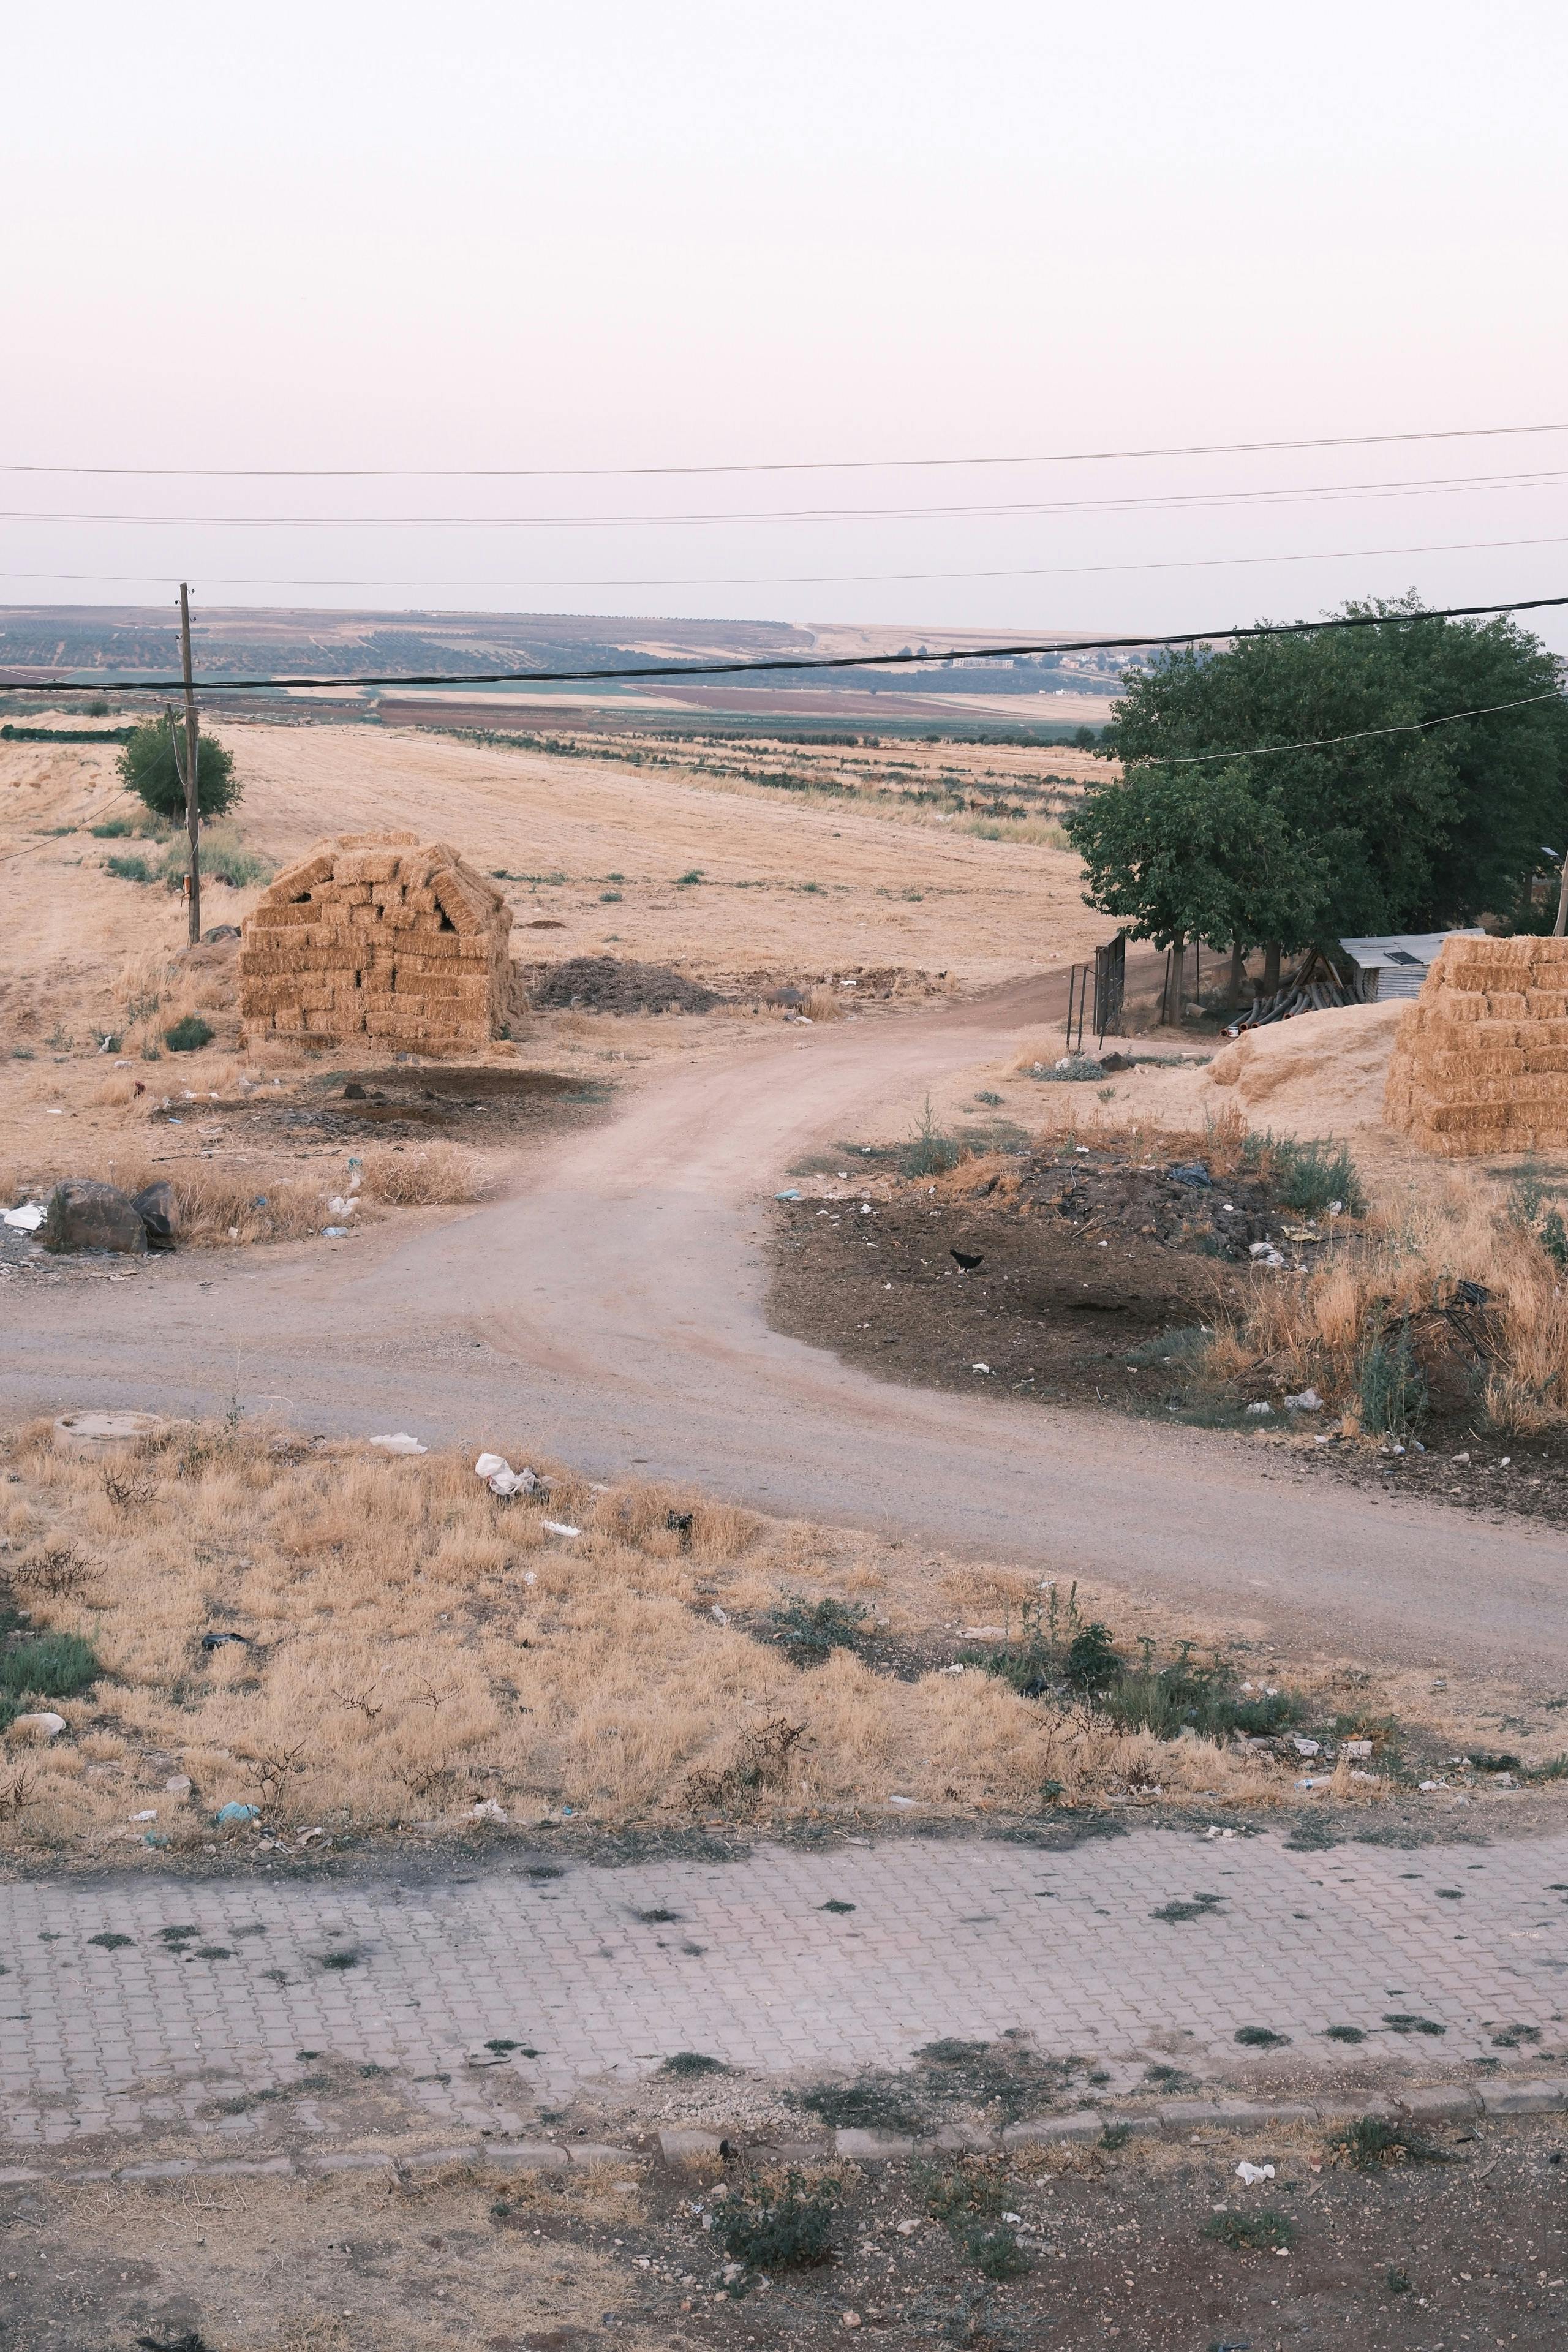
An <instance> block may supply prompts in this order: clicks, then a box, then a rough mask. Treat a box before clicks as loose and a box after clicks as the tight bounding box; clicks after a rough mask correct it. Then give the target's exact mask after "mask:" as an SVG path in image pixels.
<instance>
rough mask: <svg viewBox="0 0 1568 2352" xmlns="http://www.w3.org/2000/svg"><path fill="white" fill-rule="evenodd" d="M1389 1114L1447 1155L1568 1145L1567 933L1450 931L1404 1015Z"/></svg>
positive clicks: (1391, 1073)
mask: <svg viewBox="0 0 1568 2352" xmlns="http://www.w3.org/2000/svg"><path fill="white" fill-rule="evenodd" d="M1384 1118H1385V1119H1386V1120H1387V1122H1388V1124H1389V1126H1390V1127H1396V1128H1402V1129H1404V1130H1405V1133H1406V1134H1408V1135H1411V1136H1413V1137H1414V1138H1415V1141H1416V1142H1417V1143H1419V1144H1421V1145H1422V1146H1423V1148H1424V1149H1425V1150H1427V1151H1436V1152H1439V1153H1441V1154H1442V1155H1443V1157H1444V1158H1446V1159H1449V1160H1465V1159H1469V1158H1471V1157H1473V1156H1475V1155H1476V1154H1479V1153H1481V1152H1492V1151H1542V1150H1548V1151H1561V1150H1563V1149H1564V1148H1565V1147H1568V940H1545V939H1511V940H1491V939H1451V940H1448V941H1447V945H1446V946H1445V947H1444V949H1443V951H1442V953H1441V954H1440V955H1439V956H1438V958H1437V961H1436V963H1435V964H1434V965H1433V966H1432V969H1431V971H1429V972H1428V974H1427V976H1426V981H1425V982H1424V983H1423V986H1422V990H1421V993H1420V995H1419V996H1418V997H1417V998H1416V1000H1415V1003H1414V1004H1413V1005H1412V1006H1411V1008H1410V1010H1409V1012H1408V1013H1406V1014H1405V1018H1404V1020H1403V1021H1402V1022H1401V1023H1400V1025H1399V1034H1398V1035H1397V1036H1396V1038H1395V1039H1394V1054H1393V1058H1392V1059H1391V1061H1390V1062H1389V1066H1388V1087H1387V1091H1386V1093H1385V1095H1384Z"/></svg>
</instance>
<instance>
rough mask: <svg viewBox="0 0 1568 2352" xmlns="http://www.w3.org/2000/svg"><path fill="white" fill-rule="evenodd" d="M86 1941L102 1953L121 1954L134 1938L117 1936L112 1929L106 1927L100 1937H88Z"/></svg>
mask: <svg viewBox="0 0 1568 2352" xmlns="http://www.w3.org/2000/svg"><path fill="white" fill-rule="evenodd" d="M87 1940H88V1942H89V1944H97V1945H98V1946H99V1947H100V1948H101V1949H102V1950H103V1951H106V1952H122V1951H123V1950H124V1949H125V1948H126V1946H127V1945H128V1944H133V1943H134V1942H135V1940H136V1938H135V1937H134V1936H117V1935H116V1934H115V1932H114V1930H113V1928H112V1927H106V1928H105V1929H104V1932H103V1934H102V1935H101V1936H89V1937H88V1939H87Z"/></svg>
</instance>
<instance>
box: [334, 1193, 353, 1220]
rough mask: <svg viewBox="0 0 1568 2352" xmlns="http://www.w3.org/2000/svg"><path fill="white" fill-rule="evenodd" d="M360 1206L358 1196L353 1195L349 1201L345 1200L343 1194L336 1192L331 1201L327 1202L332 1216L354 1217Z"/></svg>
mask: <svg viewBox="0 0 1568 2352" xmlns="http://www.w3.org/2000/svg"><path fill="white" fill-rule="evenodd" d="M359 1205H360V1203H359V1197H358V1195H357V1194H351V1195H350V1196H349V1197H348V1198H347V1199H345V1198H344V1197H343V1195H342V1193H341V1192H334V1193H333V1195H332V1197H331V1200H330V1201H329V1202H327V1211H328V1213H329V1215H331V1216H334V1217H352V1216H353V1213H354V1211H355V1210H356V1209H357V1208H358V1207H359Z"/></svg>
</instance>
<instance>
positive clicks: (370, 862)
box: [332, 845, 398, 885]
mask: <svg viewBox="0 0 1568 2352" xmlns="http://www.w3.org/2000/svg"><path fill="white" fill-rule="evenodd" d="M397 865H398V859H397V852H396V850H395V849H392V848H383V847H381V846H380V845H377V846H376V847H375V848H374V849H345V850H343V851H342V852H341V854H340V855H339V856H337V857H336V858H334V859H333V861H332V879H333V880H334V881H335V882H338V883H343V882H350V883H353V884H356V885H358V884H363V883H370V882H393V881H395V880H396V878H397Z"/></svg>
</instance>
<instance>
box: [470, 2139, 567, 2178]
mask: <svg viewBox="0 0 1568 2352" xmlns="http://www.w3.org/2000/svg"><path fill="white" fill-rule="evenodd" d="M570 2160H571V2159H570V2158H568V2156H567V2154H566V2151H565V2149H564V2148H563V2147H557V2146H556V2144H555V2142H554V2141H553V2140H549V2139H532V2140H529V2139H524V2140H514V2141H512V2142H511V2143H510V2145H509V2146H503V2147H487V2148H486V2150H485V2162H486V2163H487V2164H505V2165H510V2166H511V2167H513V2168H514V2169H516V2170H517V2171H519V2172H562V2171H564V2170H565V2168H566V2166H567V2164H568V2163H569V2162H570Z"/></svg>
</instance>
